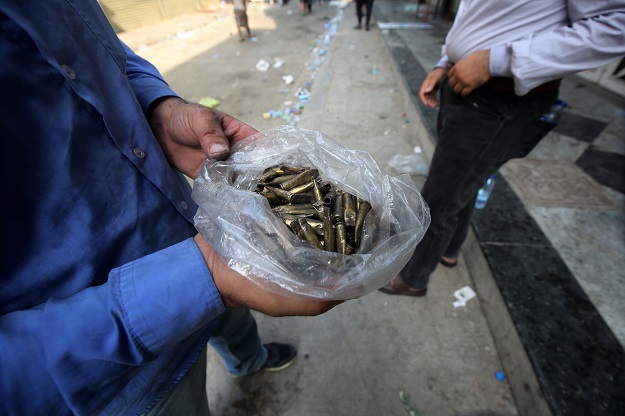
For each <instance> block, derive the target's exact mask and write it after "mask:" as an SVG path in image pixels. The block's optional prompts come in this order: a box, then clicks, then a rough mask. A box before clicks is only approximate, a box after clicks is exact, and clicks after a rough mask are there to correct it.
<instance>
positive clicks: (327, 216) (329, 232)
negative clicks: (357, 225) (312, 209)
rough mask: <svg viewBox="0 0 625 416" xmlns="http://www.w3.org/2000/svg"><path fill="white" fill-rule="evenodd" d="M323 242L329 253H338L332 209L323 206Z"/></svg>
mask: <svg viewBox="0 0 625 416" xmlns="http://www.w3.org/2000/svg"><path fill="white" fill-rule="evenodd" d="M323 233H324V235H323V241H324V248H325V249H326V250H327V251H336V240H335V238H336V237H335V236H334V226H333V225H332V214H331V213H330V207H327V206H325V205H323Z"/></svg>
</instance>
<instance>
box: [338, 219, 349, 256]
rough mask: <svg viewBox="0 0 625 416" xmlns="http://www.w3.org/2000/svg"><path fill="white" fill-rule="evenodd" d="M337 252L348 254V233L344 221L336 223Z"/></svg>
mask: <svg viewBox="0 0 625 416" xmlns="http://www.w3.org/2000/svg"><path fill="white" fill-rule="evenodd" d="M336 252H337V253H339V254H347V233H346V230H345V224H344V223H342V222H339V223H338V224H336Z"/></svg>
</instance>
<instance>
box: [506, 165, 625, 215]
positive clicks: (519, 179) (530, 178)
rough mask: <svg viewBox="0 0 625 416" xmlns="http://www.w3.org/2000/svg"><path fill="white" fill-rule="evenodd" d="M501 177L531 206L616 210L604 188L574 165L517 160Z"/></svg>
mask: <svg viewBox="0 0 625 416" xmlns="http://www.w3.org/2000/svg"><path fill="white" fill-rule="evenodd" d="M501 173H502V174H503V175H504V177H505V178H506V179H507V180H508V181H509V183H510V186H511V187H512V188H513V189H514V191H515V192H516V193H517V194H518V195H519V198H520V199H521V200H522V201H524V203H525V204H526V205H528V206H543V207H572V208H587V209H615V206H616V205H615V203H614V202H613V201H612V200H611V199H610V198H609V197H608V196H607V195H606V193H605V192H604V191H603V189H602V188H601V186H599V184H598V183H597V182H595V181H594V180H593V179H592V178H590V177H589V176H588V175H587V174H586V173H584V171H582V169H580V168H579V167H578V166H576V165H574V164H573V163H570V162H566V161H561V160H537V159H527V158H526V159H514V160H511V161H509V162H508V163H506V164H505V165H504V166H503V167H502V168H501Z"/></svg>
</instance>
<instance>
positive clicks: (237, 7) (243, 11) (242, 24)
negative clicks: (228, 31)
mask: <svg viewBox="0 0 625 416" xmlns="http://www.w3.org/2000/svg"><path fill="white" fill-rule="evenodd" d="M232 2H233V4H234V20H235V22H236V23H237V32H239V42H244V41H245V37H243V33H242V32H241V28H244V29H245V30H246V32H247V37H248V38H250V39H252V38H253V37H254V35H252V32H251V31H250V26H249V24H248V22H247V0H233V1H232Z"/></svg>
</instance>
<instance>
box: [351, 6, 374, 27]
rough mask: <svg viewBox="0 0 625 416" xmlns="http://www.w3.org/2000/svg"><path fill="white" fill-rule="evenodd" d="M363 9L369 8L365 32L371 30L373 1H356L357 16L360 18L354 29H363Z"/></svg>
mask: <svg viewBox="0 0 625 416" xmlns="http://www.w3.org/2000/svg"><path fill="white" fill-rule="evenodd" d="M363 7H366V8H367V11H366V14H365V16H366V17H365V30H369V22H370V21H371V12H372V10H373V0H356V16H357V17H358V24H357V25H356V27H355V28H354V29H362V17H363V12H362V9H363Z"/></svg>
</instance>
